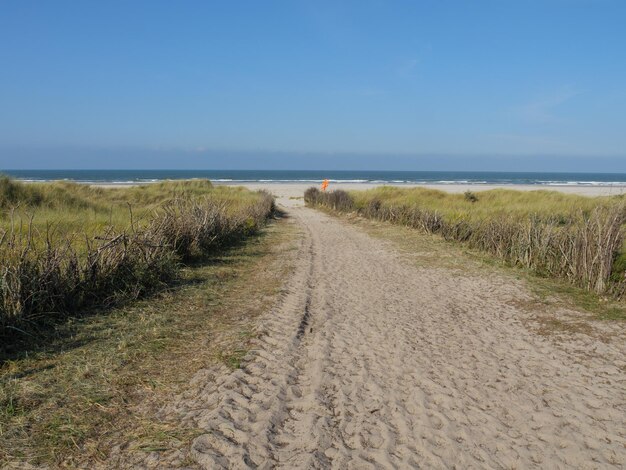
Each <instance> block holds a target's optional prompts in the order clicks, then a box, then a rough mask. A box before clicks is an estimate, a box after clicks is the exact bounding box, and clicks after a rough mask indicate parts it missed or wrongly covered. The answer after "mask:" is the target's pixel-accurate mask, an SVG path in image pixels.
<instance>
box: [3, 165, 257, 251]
mask: <svg viewBox="0 0 626 470" xmlns="http://www.w3.org/2000/svg"><path fill="white" fill-rule="evenodd" d="M256 197H257V196H256V194H255V193H253V192H251V191H248V190H246V189H245V188H243V187H230V186H219V187H215V186H213V185H212V184H211V182H210V181H208V180H190V181H169V182H161V183H155V184H150V185H142V186H134V187H122V188H101V187H92V186H88V185H84V184H76V183H71V182H54V183H30V184H24V183H20V182H17V181H14V180H11V179H9V178H7V177H0V235H1V234H2V233H3V232H10V231H11V229H13V230H14V231H16V232H19V233H22V234H25V233H27V232H28V230H29V228H30V229H31V230H32V231H33V232H34V234H35V241H37V240H43V239H44V238H45V236H46V235H47V234H48V233H49V234H51V236H52V237H53V238H54V239H64V238H67V237H68V236H73V235H75V236H76V238H77V240H76V243H77V244H80V241H81V240H79V239H78V238H80V237H78V235H80V236H82V235H87V236H97V235H100V234H102V233H103V232H104V231H106V230H108V229H110V228H114V229H117V230H126V229H128V228H129V227H130V225H131V219H132V221H133V223H134V224H135V225H136V226H137V227H139V228H140V227H144V226H146V225H147V224H148V223H149V222H150V221H151V220H152V218H153V216H154V212H155V211H157V210H158V209H159V208H161V207H162V206H163V205H164V204H166V203H168V202H170V201H172V200H179V199H183V200H188V201H200V200H202V199H204V198H210V199H212V200H215V201H220V202H223V203H225V204H226V206H227V207H228V209H229V210H230V211H232V212H233V213H234V212H236V211H238V210H240V209H242V208H244V207H246V206H247V205H250V204H252V203H254V201H255V199H256ZM31 221H32V223H31Z"/></svg>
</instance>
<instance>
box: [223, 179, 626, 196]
mask: <svg viewBox="0 0 626 470" xmlns="http://www.w3.org/2000/svg"><path fill="white" fill-rule="evenodd" d="M216 184H230V185H234V186H244V187H246V188H248V189H252V190H260V189H265V190H267V191H269V192H271V193H272V194H274V195H275V196H276V197H278V198H279V199H282V200H285V199H287V200H288V199H289V198H290V197H291V198H293V197H298V196H302V195H303V194H304V191H306V189H307V188H310V187H311V186H319V185H316V184H311V183H235V182H233V183H216ZM378 186H398V187H402V188H414V187H420V188H431V189H438V190H440V191H446V192H450V193H464V192H465V191H473V192H478V191H488V190H490V189H496V188H503V189H514V190H517V191H539V190H544V191H560V192H563V193H568V194H580V195H583V196H616V195H620V194H626V185H624V186H580V185H578V186H574V185H572V186H565V185H564V186H556V185H555V186H542V185H531V184H529V185H521V184H508V185H489V184H382V183H331V184H330V185H329V187H328V189H329V190H333V189H343V190H365V189H372V188H376V187H378Z"/></svg>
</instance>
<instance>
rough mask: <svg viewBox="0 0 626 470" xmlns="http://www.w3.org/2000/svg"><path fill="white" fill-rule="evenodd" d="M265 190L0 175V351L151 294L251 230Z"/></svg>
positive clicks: (259, 218) (259, 219)
mask: <svg viewBox="0 0 626 470" xmlns="http://www.w3.org/2000/svg"><path fill="white" fill-rule="evenodd" d="M273 211H274V200H273V197H272V196H271V195H270V194H268V193H264V192H256V193H253V192H250V191H247V190H245V189H243V188H229V187H218V188H214V187H213V186H212V185H211V183H210V182H209V181H206V180H197V181H183V182H165V183H160V184H156V185H150V186H141V187H134V188H121V189H103V188H92V187H88V186H85V185H78V184H72V183H51V184H24V183H19V182H15V181H12V180H10V179H8V178H0V215H1V217H2V218H1V219H0V262H1V266H0V268H1V272H0V341H1V342H2V343H1V344H2V348H1V350H0V360H1V359H2V358H10V357H12V355H14V354H17V353H19V352H20V351H21V350H24V349H28V348H31V347H33V345H37V344H39V343H41V342H42V341H45V338H47V337H48V336H49V333H50V330H53V329H54V328H53V325H55V324H57V323H58V322H60V321H63V320H64V319H66V318H68V317H70V316H80V315H82V314H84V313H85V312H87V311H93V310H94V309H98V308H103V307H104V308H108V307H110V306H113V305H119V304H120V303H121V302H124V301H127V300H132V299H136V298H139V297H142V296H145V295H146V294H151V293H153V292H155V291H157V290H159V289H162V288H163V287H164V286H166V285H168V284H169V283H171V282H172V281H173V280H174V279H175V278H176V276H177V275H178V273H179V268H180V266H181V263H189V262H193V261H194V260H198V259H201V258H202V257H204V256H207V255H210V254H213V253H217V252H219V251H220V250H222V249H224V248H225V247H227V246H230V245H232V244H233V243H237V242H238V241H240V240H242V239H244V238H246V237H247V236H250V235H252V234H254V233H255V232H256V231H257V230H258V229H259V228H260V227H262V226H263V224H264V223H265V221H266V219H267V218H268V217H269V216H270V215H271V214H272V213H273Z"/></svg>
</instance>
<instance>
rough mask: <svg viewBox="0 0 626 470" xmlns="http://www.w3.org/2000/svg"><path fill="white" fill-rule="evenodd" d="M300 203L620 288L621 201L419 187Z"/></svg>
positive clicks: (314, 193) (315, 197) (624, 209)
mask: <svg viewBox="0 0 626 470" xmlns="http://www.w3.org/2000/svg"><path fill="white" fill-rule="evenodd" d="M305 201H306V202H307V203H308V204H310V205H317V206H323V207H327V208H330V209H332V210H337V211H342V212H356V213H358V214H360V215H363V216H365V217H368V218H371V219H375V220H382V221H389V222H392V223H394V224H398V225H404V226H408V227H411V228H416V229H419V230H421V231H423V232H426V233H432V234H437V235H441V236H442V237H443V238H444V239H446V240H454V241H458V242H463V243H464V244H466V245H467V246H469V247H471V248H476V249H479V250H482V251H485V252H487V253H489V254H491V255H494V256H496V257H498V258H501V259H503V260H505V261H506V262H508V263H510V264H512V265H516V266H520V267H523V268H527V269H532V270H533V271H535V272H536V273H538V274H540V275H542V276H550V277H556V278H563V279H567V280H568V281H569V282H570V283H572V284H574V285H576V286H579V287H582V288H584V289H587V290H589V291H592V292H595V293H597V294H604V293H607V292H611V293H612V294H614V295H615V296H617V297H620V296H622V295H624V292H625V289H626V252H624V251H623V247H624V224H625V222H626V206H625V203H624V200H623V198H621V197H616V198H586V197H582V196H571V195H564V194H560V193H556V192H550V191H532V192H521V191H509V190H492V191H485V192H480V193H471V194H465V195H462V194H448V193H444V192H442V191H436V190H430V189H423V188H412V189H402V188H391V187H383V188H377V189H373V190H369V191H352V192H350V193H347V192H345V191H331V192H328V193H323V192H320V191H319V190H317V189H316V188H310V189H309V190H307V191H306V193H305Z"/></svg>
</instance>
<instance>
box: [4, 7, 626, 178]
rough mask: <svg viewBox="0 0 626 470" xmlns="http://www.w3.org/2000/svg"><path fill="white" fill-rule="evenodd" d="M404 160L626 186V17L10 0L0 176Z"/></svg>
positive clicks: (540, 11)
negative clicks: (587, 174) (604, 174)
mask: <svg viewBox="0 0 626 470" xmlns="http://www.w3.org/2000/svg"><path fill="white" fill-rule="evenodd" d="M527 156H531V157H532V158H526V157H527ZM544 157H545V158H544ZM595 157H602V158H601V159H599V160H594V158H595ZM324 162H326V163H324ZM342 162H343V163H342ZM386 162H389V163H388V165H389V166H395V167H394V169H397V168H398V166H400V167H406V168H407V169H420V168H426V167H428V168H426V169H443V170H445V169H457V167H458V169H461V168H464V169H471V168H476V169H489V168H491V167H493V169H504V170H506V169H508V168H509V167H510V168H515V169H525V170H532V169H540V170H541V169H556V170H558V169H561V170H563V171H576V170H590V169H597V170H598V171H626V2H625V1H623V0H537V1H534V0H516V1H514V0H493V1H480V0H477V1H446V0H438V1H437V0H430V1H396V2H392V1H383V0H380V1H368V0H360V1H353V2H341V1H328V2H325V1H269V0H267V1H261V0H259V1H220V2H217V1H216V2H209V1H197V2H196V1H180V2H174V1H145V2H140V1H120V2H117V1H111V0H107V1H101V2H96V1H73V2H68V1H61V0H57V1H53V2H52V1H51V2H41V1H29V0H15V1H8V0H5V1H0V168H68V167H82V168H115V167H119V168H148V167H159V168H179V167H180V168H193V167H196V168H264V167H272V168H276V167H285V168H295V167H297V168H302V167H307V166H308V167H310V168H318V167H320V166H323V165H325V164H333V165H335V166H336V167H337V166H342V165H343V166H347V167H348V168H350V167H360V168H379V169H384V168H386V166H387V163H386ZM494 162H495V163H494ZM524 162H526V167H525V166H524ZM533 162H534V163H533ZM542 162H544V163H542ZM546 162H548V163H546ZM424 165H425V166H424ZM490 165H491V166H490ZM520 165H521V166H520ZM529 165H530V166H532V168H530V167H528V166H529ZM533 165H534V166H533ZM542 165H543V166H542ZM550 165H552V166H551V167H550ZM486 166H487V167H488V168H487V167H486ZM496 167H497V168H496ZM535 167H536V168H535Z"/></svg>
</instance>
